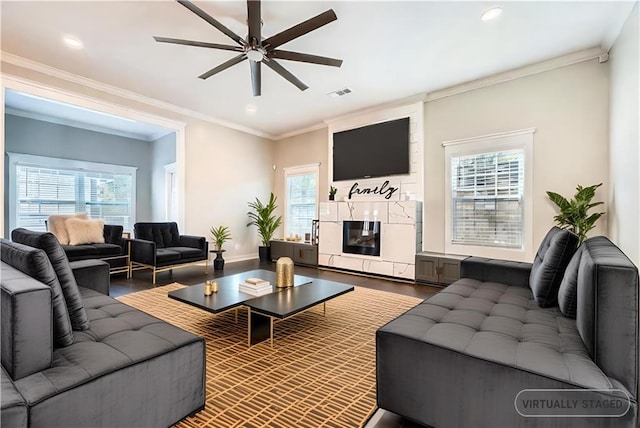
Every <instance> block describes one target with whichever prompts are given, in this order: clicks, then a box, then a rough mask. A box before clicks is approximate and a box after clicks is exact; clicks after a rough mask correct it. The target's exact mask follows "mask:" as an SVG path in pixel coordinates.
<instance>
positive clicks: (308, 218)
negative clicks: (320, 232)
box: [285, 167, 318, 239]
mask: <svg viewBox="0 0 640 428" xmlns="http://www.w3.org/2000/svg"><path fill="white" fill-rule="evenodd" d="M317 171H318V168H317V167H311V168H291V169H287V170H286V171H285V190H286V192H285V193H286V214H285V233H286V236H295V235H298V236H300V237H301V238H303V239H304V235H305V233H310V232H311V226H312V222H313V220H314V219H315V218H317V212H318V209H317V201H318V172H317Z"/></svg>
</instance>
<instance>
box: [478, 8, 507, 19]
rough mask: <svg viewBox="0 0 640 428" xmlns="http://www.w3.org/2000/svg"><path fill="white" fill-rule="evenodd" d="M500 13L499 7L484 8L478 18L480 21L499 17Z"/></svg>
mask: <svg viewBox="0 0 640 428" xmlns="http://www.w3.org/2000/svg"><path fill="white" fill-rule="evenodd" d="M501 14H502V8H501V7H492V8H491V9H487V10H485V11H484V12H483V13H482V15H480V19H481V20H482V21H491V20H492V19H495V18H497V17H499V16H500V15H501Z"/></svg>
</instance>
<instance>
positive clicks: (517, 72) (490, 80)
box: [425, 47, 606, 102]
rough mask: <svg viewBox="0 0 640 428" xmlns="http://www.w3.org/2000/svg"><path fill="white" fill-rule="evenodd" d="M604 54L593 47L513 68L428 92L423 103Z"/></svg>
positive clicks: (598, 48) (599, 48)
mask: <svg viewBox="0 0 640 428" xmlns="http://www.w3.org/2000/svg"><path fill="white" fill-rule="evenodd" d="M604 53H606V51H605V50H604V49H602V48H601V47H593V48H590V49H584V50H581V51H578V52H573V53H570V54H567V55H563V56H559V57H556V58H552V59H548V60H546V61H541V62H537V63H535V64H530V65H525V66H523V67H519V68H514V69H512V70H508V71H505V72H502V73H496V74H492V75H491V76H487V77H482V78H480V79H476V80H472V81H470V82H465V83H462V84H460V85H455V86H450V87H448V88H444V89H440V90H438V91H433V92H429V93H428V94H427V95H426V97H425V102H429V101H435V100H438V99H440V98H446V97H450V96H453V95H457V94H462V93H464V92H469V91H474V90H476V89H481V88H486V87H487V86H492V85H496V84H498V83H503V82H508V81H510V80H515V79H520V78H522V77H527V76H532V75H534V74H539V73H544V72H545V71H550V70H554V69H556V68H561V67H566V66H568V65H573V64H577V63H580V62H584V61H589V60H592V59H595V58H598V57H600V55H602V54H604Z"/></svg>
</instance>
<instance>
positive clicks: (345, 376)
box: [118, 284, 421, 428]
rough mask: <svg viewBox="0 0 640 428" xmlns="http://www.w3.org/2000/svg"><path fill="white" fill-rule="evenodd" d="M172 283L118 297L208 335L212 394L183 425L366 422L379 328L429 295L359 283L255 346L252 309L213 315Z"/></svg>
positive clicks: (282, 324) (313, 426)
mask: <svg viewBox="0 0 640 428" xmlns="http://www.w3.org/2000/svg"><path fill="white" fill-rule="evenodd" d="M181 287H184V286H183V285H180V284H170V285H167V286H164V287H157V288H154V289H151V290H145V291H141V292H137V293H132V294H128V295H125V296H121V297H119V298H118V300H120V301H121V302H123V303H126V304H128V305H131V306H134V307H136V308H138V309H141V310H143V311H145V312H147V313H149V314H151V315H154V316H156V317H158V318H161V319H163V320H165V321H167V322H169V323H171V324H174V325H176V326H178V327H181V328H183V329H185V330H187V331H190V332H193V333H195V334H197V335H199V336H202V337H204V338H205V340H206V343H207V384H206V388H207V401H206V406H205V409H204V410H203V411H201V412H200V413H198V414H197V415H195V416H194V417H190V418H187V419H185V420H183V421H181V422H180V423H179V424H178V427H224V428H229V427H251V428H253V427H307V428H318V427H359V426H362V425H363V424H364V423H365V422H366V421H367V419H368V418H369V416H370V415H371V414H372V413H373V412H374V411H375V409H376V380H375V369H376V366H375V358H376V355H375V331H376V329H377V328H378V327H380V326H381V325H383V324H385V323H386V322H388V321H390V320H391V319H393V318H395V317H396V316H398V315H400V314H401V313H403V312H404V311H406V310H408V309H410V308H412V307H413V306H415V305H416V304H418V303H419V302H420V301H421V300H420V299H418V298H415V297H408V296H403V295H399V294H394V293H388V292H383V291H377V290H371V289H367V288H361V287H356V288H355V291H353V292H351V293H347V294H345V295H343V296H340V297H337V298H335V299H333V300H330V301H328V302H327V315H326V317H324V316H323V313H322V305H319V306H317V307H315V308H312V309H310V310H309V311H307V312H303V313H301V314H298V315H296V316H294V317H292V318H289V319H287V320H284V321H278V322H276V323H275V325H274V332H275V342H274V347H273V349H272V348H271V347H270V346H269V342H268V341H266V342H262V343H260V344H258V345H256V346H253V347H251V348H250V349H249V348H247V311H246V310H245V309H240V310H239V311H238V321H237V323H236V321H235V313H234V311H230V312H227V313H224V314H220V315H213V314H210V313H207V312H205V311H202V310H199V309H197V308H194V307H192V306H189V305H186V304H183V303H180V302H178V301H175V300H173V299H169V298H168V297H167V293H168V292H169V291H172V290H176V289H179V288H181Z"/></svg>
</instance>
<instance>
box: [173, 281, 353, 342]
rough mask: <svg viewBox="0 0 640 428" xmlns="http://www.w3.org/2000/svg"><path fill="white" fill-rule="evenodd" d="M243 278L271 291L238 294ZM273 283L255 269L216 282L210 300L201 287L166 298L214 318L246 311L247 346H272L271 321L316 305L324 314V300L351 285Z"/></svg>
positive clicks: (197, 286)
mask: <svg viewBox="0 0 640 428" xmlns="http://www.w3.org/2000/svg"><path fill="white" fill-rule="evenodd" d="M247 278H262V279H265V280H267V281H269V282H270V283H271V285H272V291H271V292H270V293H268V294H265V295H262V296H254V295H251V294H247V293H242V292H240V291H239V290H238V288H239V285H240V282H242V281H243V280H245V279H247ZM275 279H276V278H275V272H271V271H268V270H263V269H257V270H252V271H248V272H242V273H239V274H235V275H229V276H224V277H221V278H216V279H215V281H216V282H217V283H218V292H217V293H213V294H212V295H210V296H205V295H204V284H197V285H192V286H190V287H185V288H182V289H180V290H176V291H171V292H170V293H169V297H170V298H172V299H176V300H179V301H181V302H183V303H186V304H188V305H192V306H195V307H197V308H200V309H203V310H205V311H207V312H211V313H214V314H218V313H222V312H225V311H228V310H231V309H236V310H237V309H238V308H240V307H246V308H247V309H248V312H249V313H248V317H249V320H248V326H247V330H248V333H247V341H248V344H249V346H251V345H255V344H257V343H260V342H262V341H264V340H267V339H270V341H271V346H273V323H274V320H278V319H280V320H282V319H285V318H289V317H291V316H293V315H296V314H298V313H300V312H303V311H306V310H307V309H309V308H311V307H313V306H316V305H319V304H320V303H322V304H324V305H325V307H324V310H325V313H326V301H327V300H330V299H333V298H334V297H338V296H340V295H342V294H345V293H348V292H350V291H353V286H352V285H347V284H341V283H338V282H334V281H327V280H323V279H317V278H310V277H306V276H302V275H294V286H293V287H290V288H278V287H276V286H275V282H276V281H275ZM236 317H237V312H236Z"/></svg>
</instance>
